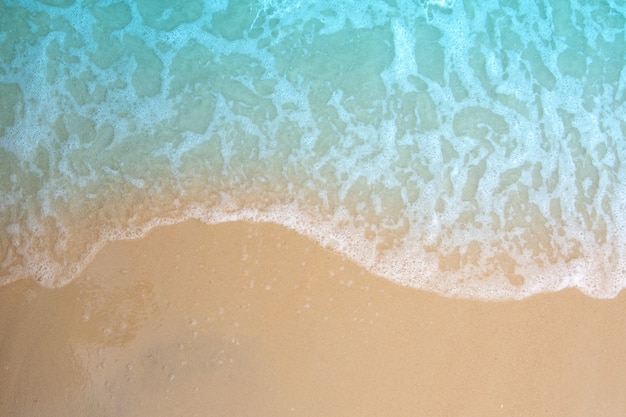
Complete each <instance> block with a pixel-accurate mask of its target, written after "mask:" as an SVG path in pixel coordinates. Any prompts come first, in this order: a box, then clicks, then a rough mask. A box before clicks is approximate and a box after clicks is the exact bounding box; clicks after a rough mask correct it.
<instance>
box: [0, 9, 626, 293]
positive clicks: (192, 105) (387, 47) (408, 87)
mask: <svg viewBox="0 0 626 417" xmlns="http://www.w3.org/2000/svg"><path fill="white" fill-rule="evenodd" d="M625 24H626V6H625V5H624V3H623V2H622V1H621V0H619V1H618V0H587V1H585V0H571V1H569V0H545V1H544V0H537V1H521V0H500V1H497V0H482V1H474V0H412V1H405V0H359V1H356V0H345V1H340V2H337V1H336V0H316V1H304V0H258V1H243V0H216V1H201V0H188V1H184V2H182V1H181V2H173V1H166V0H135V1H129V0H125V1H117V0H39V1H28V0H21V1H19V0H4V1H3V2H2V4H1V5H0V222H1V225H0V282H2V283H8V282H11V281H14V280H17V279H34V280H36V281H38V282H39V283H41V284H42V285H46V286H60V285H63V284H65V283H67V282H69V281H70V280H72V279H73V278H74V277H76V276H77V275H78V274H80V272H81V270H82V269H83V268H84V266H85V265H86V263H88V262H89V260H90V259H92V258H93V256H94V255H95V253H96V252H97V251H98V249H99V248H101V247H102V246H103V245H104V244H105V243H106V242H108V241H113V240H119V239H133V238H137V237H140V236H142V235H144V234H145V233H146V232H147V231H148V230H150V229H151V228H152V227H154V226H157V225H160V224H172V223H176V222H180V221H183V220H185V219H189V218H196V219H200V220H202V221H204V222H206V223H219V222H225V221H231V220H249V221H270V222H276V223H279V224H282V225H284V226H287V227H289V228H292V229H294V230H296V231H298V232H300V233H302V234H304V235H307V236H309V237H311V238H312V239H314V240H315V241H317V242H319V243H320V244H321V245H324V246H327V247H329V248H332V249H333V250H336V251H338V252H341V253H343V254H345V255H347V256H348V257H350V258H351V259H353V260H354V261H355V262H357V263H358V264H360V265H362V266H364V267H365V268H367V269H368V270H370V271H372V272H374V273H376V274H378V275H380V276H382V277H384V278H387V279H391V280H393V281H396V282H398V283H401V284H403V285H408V286H413V287H416V288H421V289H425V290H428V291H434V292H437V293H439V294H443V295H446V296H460V297H469V298H476V299H485V300H502V299H518V298H523V297H526V296H529V295H532V294H536V293H539V292H548V291H557V290H560V289H563V288H566V287H576V288H579V289H580V290H581V291H583V292H584V293H586V294H588V295H590V296H592V297H598V298H606V297H614V296H615V295H616V294H617V293H618V292H619V291H620V290H621V289H622V288H624V287H626V215H625V212H626V168H625V167H624V166H623V165H622V161H625V160H626V117H625V116H626V105H625V100H626V70H625V69H624V67H625V63H626V36H625V31H624V27H625Z"/></svg>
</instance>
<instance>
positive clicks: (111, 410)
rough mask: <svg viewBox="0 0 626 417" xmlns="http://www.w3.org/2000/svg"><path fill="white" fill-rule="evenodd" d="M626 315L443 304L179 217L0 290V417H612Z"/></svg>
mask: <svg viewBox="0 0 626 417" xmlns="http://www.w3.org/2000/svg"><path fill="white" fill-rule="evenodd" d="M624 311H626V296H625V295H624V294H623V293H622V294H621V295H620V296H619V297H618V298H616V299H613V300H597V299H592V298H589V297H586V296H584V295H582V294H580V293H579V292H577V291H575V290H566V291H563V292H560V293H553V294H545V295H537V296H534V297H531V298H529V299H526V300H523V301H511V302H489V303H487V302H479V301H470V300H455V299H447V298H443V297H440V296H438V295H435V294H431V293H425V292H421V291H417V290H414V289H411V288H403V287H400V286H398V285H395V284H393V283H391V282H389V281H387V280H384V279H382V278H379V277H375V276H372V275H371V274H368V273H367V272H366V271H365V270H363V269H362V268H360V267H358V266H356V265H354V264H353V263H351V262H349V261H348V260H346V259H344V258H342V257H341V256H339V255H337V254H335V253H333V252H330V251H328V250H325V249H323V248H321V247H319V246H318V245H316V244H315V243H313V242H311V241H310V240H308V239H306V238H304V237H301V236H299V235H297V234H295V233H294V232H291V231H289V230H287V229H285V228H283V227H280V226H276V225H271V224H250V223H243V222H239V223H227V224H220V225H215V226H207V225H203V224H200V223H198V222H196V221H188V222H185V223H183V224H180V225H176V226H168V227H162V228H157V229H155V230H153V231H152V232H151V233H150V234H149V235H148V236H146V237H145V238H143V239H140V240H136V241H127V242H116V243H111V244H108V245H107V246H106V247H105V248H104V249H103V250H102V251H101V252H100V253H99V254H98V255H97V257H96V258H95V260H94V261H93V262H92V263H91V264H90V265H89V267H88V268H87V269H86V270H85V271H84V273H83V274H82V276H81V277H80V278H78V279H76V280H75V281H73V282H72V283H71V284H69V285H67V286H65V287H62V288H59V289H46V288H42V287H40V286H38V285H37V284H35V283H33V282H30V281H20V282H15V283H13V284H10V285H8V286H4V287H2V288H0V415H2V416H31V417H32V416H138V417H139V416H196V415H197V416H268V417H269V416H272V417H274V416H394V417H395V416H441V417H444V416H465V417H468V416H476V417H479V416H480V417H485V416H487V417H488V416H550V417H558V416H563V417H565V416H567V417H578V416H579V417H591V416H602V417H607V416H623V415H626V396H625V395H624V393H625V392H626V337H624V336H625V335H626V320H625V318H624Z"/></svg>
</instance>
